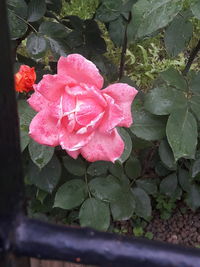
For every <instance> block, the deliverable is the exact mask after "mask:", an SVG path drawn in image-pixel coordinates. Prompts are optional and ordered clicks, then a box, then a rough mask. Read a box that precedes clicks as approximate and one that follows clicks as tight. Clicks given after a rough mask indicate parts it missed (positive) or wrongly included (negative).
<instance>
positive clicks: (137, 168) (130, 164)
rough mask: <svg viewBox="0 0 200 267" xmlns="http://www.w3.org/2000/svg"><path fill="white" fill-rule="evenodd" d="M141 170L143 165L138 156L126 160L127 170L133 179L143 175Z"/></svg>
mask: <svg viewBox="0 0 200 267" xmlns="http://www.w3.org/2000/svg"><path fill="white" fill-rule="evenodd" d="M141 170H142V167H141V164H140V161H139V160H138V159H137V158H136V157H133V158H129V159H128V160H127V161H126V164H125V172H126V174H127V176H128V177H129V178H131V179H133V180H134V179H136V178H138V177H139V176H140V175H141Z"/></svg>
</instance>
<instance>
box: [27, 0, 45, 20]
mask: <svg viewBox="0 0 200 267" xmlns="http://www.w3.org/2000/svg"><path fill="white" fill-rule="evenodd" d="M45 12H46V3H45V0H31V1H30V2H29V3H28V21H30V22H34V21H37V20H39V19H41V18H42V17H43V16H44V14H45Z"/></svg>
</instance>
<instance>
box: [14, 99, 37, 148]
mask: <svg viewBox="0 0 200 267" xmlns="http://www.w3.org/2000/svg"><path fill="white" fill-rule="evenodd" d="M18 113H19V121H20V144H21V151H23V150H24V149H25V148H26V147H27V145H28V144H29V141H30V137H29V134H28V132H29V124H30V122H31V120H32V118H33V117H34V116H35V114H36V113H35V111H33V110H32V109H31V108H30V106H29V105H28V103H27V102H26V101H25V100H19V101H18Z"/></svg>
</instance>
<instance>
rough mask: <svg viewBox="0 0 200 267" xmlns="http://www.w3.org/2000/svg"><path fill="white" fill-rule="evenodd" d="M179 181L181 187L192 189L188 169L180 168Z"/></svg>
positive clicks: (185, 189) (187, 190) (186, 189)
mask: <svg viewBox="0 0 200 267" xmlns="http://www.w3.org/2000/svg"><path fill="white" fill-rule="evenodd" d="M178 181H179V184H180V186H181V188H182V189H183V190H184V191H186V192H189V191H190V187H191V183H190V174H189V172H188V171H186V170H184V169H179V172H178Z"/></svg>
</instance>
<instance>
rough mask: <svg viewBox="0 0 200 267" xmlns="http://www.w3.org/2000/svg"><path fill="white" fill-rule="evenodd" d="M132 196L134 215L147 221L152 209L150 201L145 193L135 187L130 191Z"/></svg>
mask: <svg viewBox="0 0 200 267" xmlns="http://www.w3.org/2000/svg"><path fill="white" fill-rule="evenodd" d="M132 192H133V196H134V198H135V202H136V208H135V213H136V215H137V216H139V217H142V218H144V219H147V218H148V217H150V216H151V212H152V208H151V200H150V198H149V196H148V195H147V193H146V192H145V191H144V190H143V189H141V188H139V187H135V188H134V189H132Z"/></svg>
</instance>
